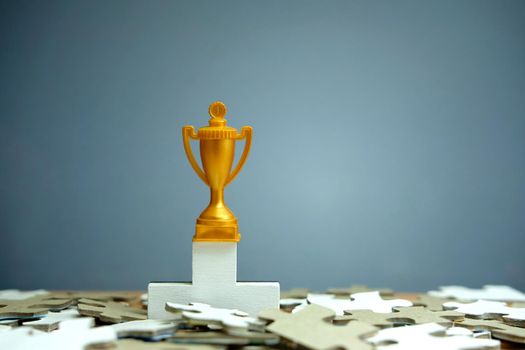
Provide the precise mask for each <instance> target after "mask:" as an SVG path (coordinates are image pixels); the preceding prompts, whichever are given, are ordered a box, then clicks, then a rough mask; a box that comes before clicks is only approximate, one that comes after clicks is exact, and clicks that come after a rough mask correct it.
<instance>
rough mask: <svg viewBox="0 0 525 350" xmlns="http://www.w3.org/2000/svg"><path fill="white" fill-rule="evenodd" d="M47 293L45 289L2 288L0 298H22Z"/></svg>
mask: <svg viewBox="0 0 525 350" xmlns="http://www.w3.org/2000/svg"><path fill="white" fill-rule="evenodd" d="M45 294H49V292H48V291H47V290H44V289H37V290H26V291H22V290H18V289H4V290H0V300H24V299H29V298H32V297H35V296H37V295H45Z"/></svg>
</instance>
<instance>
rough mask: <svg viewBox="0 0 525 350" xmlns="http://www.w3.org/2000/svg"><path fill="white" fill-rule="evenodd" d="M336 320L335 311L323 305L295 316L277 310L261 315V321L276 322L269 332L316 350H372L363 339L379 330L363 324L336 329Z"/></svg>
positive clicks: (310, 308)
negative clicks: (334, 319)
mask: <svg viewBox="0 0 525 350" xmlns="http://www.w3.org/2000/svg"><path fill="white" fill-rule="evenodd" d="M334 316H335V314H334V312H333V311H332V310H330V309H327V308H324V307H322V306H319V305H307V306H306V307H304V309H302V310H301V311H299V312H297V313H293V314H291V313H287V312H284V311H281V310H277V309H272V310H264V311H262V312H261V313H260V314H259V318H261V319H264V320H268V321H273V323H271V324H270V325H268V326H267V327H266V329H267V330H268V331H270V332H272V333H274V334H277V335H280V336H282V337H284V338H286V339H288V340H290V341H293V342H295V343H297V344H300V345H302V346H305V347H307V348H309V349H312V350H327V349H334V348H341V349H347V350H370V349H372V346H371V345H370V344H368V343H367V342H365V341H364V340H363V338H364V337H366V336H368V335H371V334H373V333H374V332H375V331H376V330H377V328H376V327H374V326H372V325H369V324H367V323H363V322H359V321H352V322H349V323H348V324H346V325H342V326H337V325H333V324H331V322H330V320H331V319H332V318H333V317H334Z"/></svg>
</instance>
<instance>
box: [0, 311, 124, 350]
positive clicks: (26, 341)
mask: <svg viewBox="0 0 525 350" xmlns="http://www.w3.org/2000/svg"><path fill="white" fill-rule="evenodd" d="M93 324H94V320H93V319H92V318H77V319H73V320H67V321H63V322H61V323H60V324H59V329H58V330H56V331H54V332H51V333H46V332H41V331H38V330H36V329H33V328H30V327H19V328H14V329H13V330H12V331H7V332H2V333H0V349H9V350H34V349H38V350H57V349H68V350H84V349H85V348H86V347H87V346H89V345H100V344H110V343H111V342H113V341H115V340H116V339H117V337H116V334H115V331H114V330H113V329H111V328H110V327H99V328H91V327H92V326H93Z"/></svg>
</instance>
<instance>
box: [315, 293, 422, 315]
mask: <svg viewBox="0 0 525 350" xmlns="http://www.w3.org/2000/svg"><path fill="white" fill-rule="evenodd" d="M308 302H309V303H310V304H317V305H320V306H324V307H326V308H329V309H331V310H333V311H334V312H335V313H336V315H338V316H342V315H344V311H345V310H371V311H373V312H378V313H389V312H392V311H393V308H394V307H409V306H412V302H411V301H408V300H405V299H389V300H385V299H383V298H381V296H380V294H379V292H378V291H374V292H365V293H356V294H352V295H351V297H350V298H348V299H346V298H336V297H335V295H332V294H309V295H308Z"/></svg>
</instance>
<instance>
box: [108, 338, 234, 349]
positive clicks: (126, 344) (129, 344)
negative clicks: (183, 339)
mask: <svg viewBox="0 0 525 350" xmlns="http://www.w3.org/2000/svg"><path fill="white" fill-rule="evenodd" d="M111 350H225V347H224V346H215V345H195V344H173V343H166V342H162V343H151V342H144V341H140V340H135V339H123V340H119V341H117V343H116V347H114V348H111Z"/></svg>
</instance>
